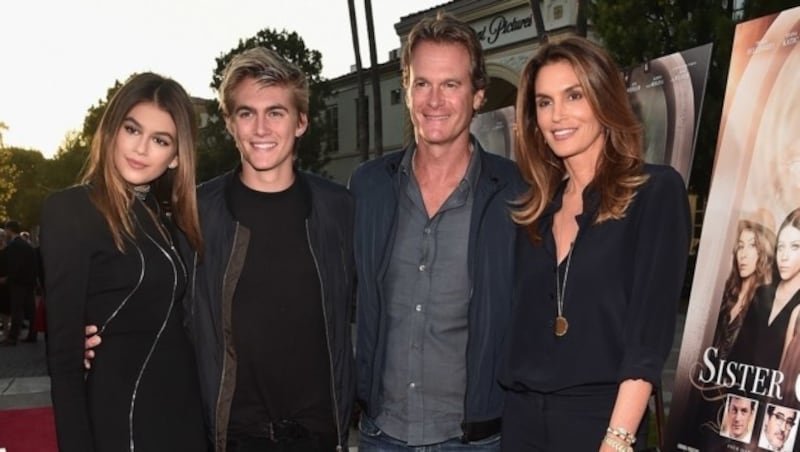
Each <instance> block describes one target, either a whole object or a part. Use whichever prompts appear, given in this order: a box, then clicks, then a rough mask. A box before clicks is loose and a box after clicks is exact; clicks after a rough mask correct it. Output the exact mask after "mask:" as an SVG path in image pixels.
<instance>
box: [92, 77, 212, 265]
mask: <svg viewBox="0 0 800 452" xmlns="http://www.w3.org/2000/svg"><path fill="white" fill-rule="evenodd" d="M143 102H152V103H153V104H155V105H156V106H158V107H159V108H160V109H162V110H164V111H165V112H167V113H169V115H170V116H171V117H172V120H173V121H174V122H175V129H176V131H177V136H176V141H175V146H176V147H177V150H178V167H177V168H175V169H168V170H167V172H172V174H170V175H169V176H172V177H171V178H170V179H171V180H172V190H171V194H170V204H171V208H172V217H173V219H174V221H175V224H176V225H177V226H178V228H179V229H180V230H181V231H182V232H183V233H184V234H185V235H186V238H187V240H188V241H189V244H190V245H191V246H192V248H194V249H195V250H196V251H201V250H202V246H203V240H202V236H201V234H200V222H199V220H198V216H197V195H196V191H195V137H196V136H197V120H196V118H195V114H194V107H193V106H192V101H191V99H190V98H189V95H188V94H187V93H186V91H185V90H184V89H183V87H181V85H180V84H178V83H177V82H175V81H174V80H172V79H169V78H166V77H163V76H161V75H158V74H153V73H151V72H145V73H141V74H137V75H133V76H131V78H129V79H128V80H127V81H126V82H125V84H124V85H122V87H121V88H120V89H119V90H118V91H117V92H116V94H114V96H113V97H112V98H111V100H110V101H109V102H108V106H107V107H106V110H105V112H104V113H103V117H102V118H101V119H100V125H99V126H98V128H97V132H95V134H94V137H93V139H92V149H91V153H90V154H89V164H88V166H87V168H86V171H85V173H84V174H83V178H82V181H83V183H86V184H89V185H91V186H92V187H93V189H92V190H91V199H92V202H93V203H94V205H95V207H97V209H98V210H99V211H100V213H101V214H102V215H103V217H104V218H105V220H106V222H107V223H108V227H109V228H110V229H111V236H112V238H113V239H114V244H115V245H116V247H117V249H119V250H120V251H123V252H124V251H125V245H124V238H125V237H128V238H132V237H133V235H134V234H133V224H132V220H131V217H130V215H129V210H130V207H131V203H132V202H133V195H132V193H131V190H130V187H128V184H127V183H126V182H125V180H124V179H123V178H122V176H121V175H120V173H119V171H118V170H117V168H116V166H115V165H114V156H113V155H114V149H115V147H116V137H117V133H118V132H119V130H120V128H121V127H122V125H123V122H124V121H125V117H126V116H127V115H128V113H129V112H130V111H131V109H133V108H134V107H135V106H137V105H138V104H140V103H143ZM167 172H165V173H164V174H163V175H162V176H161V177H160V179H164V178H166V177H168V175H167Z"/></svg>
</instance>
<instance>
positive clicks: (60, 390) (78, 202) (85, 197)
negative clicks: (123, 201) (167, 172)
mask: <svg viewBox="0 0 800 452" xmlns="http://www.w3.org/2000/svg"><path fill="white" fill-rule="evenodd" d="M90 190H91V188H89V187H87V186H78V187H73V188H70V189H67V190H65V191H62V192H59V193H56V194H54V195H53V196H51V197H50V198H48V199H47V201H46V202H45V205H44V208H43V211H42V226H41V244H42V254H43V262H44V267H45V274H46V275H47V279H46V282H45V286H46V291H47V301H46V302H47V323H48V329H49V330H48V333H49V334H48V364H49V368H50V377H51V394H52V399H53V408H54V410H55V419H56V427H57V433H58V444H59V450H60V451H61V452H91V451H98V452H104V451H108V452H120V451H131V452H134V451H140V452H161V451H163V452H167V451H170V452H174V451H187V452H194V451H205V450H207V448H206V441H207V440H206V434H205V429H204V425H203V420H202V419H203V418H202V407H201V404H200V398H199V385H198V382H197V370H196V366H195V362H194V355H193V352H192V349H191V345H190V343H189V341H188V339H187V336H186V333H185V331H184V329H183V325H182V324H183V311H182V308H181V303H180V299H181V296H182V295H183V291H184V289H185V287H186V269H185V268H184V266H183V263H182V262H181V261H180V258H179V257H178V255H177V253H176V251H175V249H174V248H173V247H172V246H171V240H170V239H169V237H166V236H164V235H163V234H162V233H161V232H160V230H159V229H158V226H157V225H156V222H155V221H154V220H155V217H153V216H151V215H150V214H149V212H148V209H147V207H145V205H144V203H143V202H142V201H140V200H135V201H134V203H133V207H132V209H131V218H132V219H133V224H134V227H135V240H125V253H120V252H119V251H118V250H117V249H116V247H115V246H114V242H113V240H112V237H111V233H110V230H109V228H108V225H107V223H106V222H105V220H104V219H103V217H102V216H101V215H100V213H99V211H98V210H97V209H96V208H95V207H94V205H93V204H92V203H91V201H90V199H89V192H90ZM150 203H151V207H152V208H156V203H155V202H153V201H150ZM163 220H164V218H160V221H163ZM87 324H94V325H98V327H99V328H101V337H102V344H101V345H99V346H98V347H97V349H96V350H97V357H96V358H95V359H94V361H93V363H92V370H91V371H89V372H88V373H87V372H85V371H84V369H83V364H82V361H83V353H84V333H83V331H84V326H85V325H87Z"/></svg>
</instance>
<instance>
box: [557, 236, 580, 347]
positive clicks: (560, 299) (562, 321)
mask: <svg viewBox="0 0 800 452" xmlns="http://www.w3.org/2000/svg"><path fill="white" fill-rule="evenodd" d="M574 248H575V242H570V244H569V253H567V266H566V268H565V269H564V280H563V281H559V280H560V279H561V272H559V271H558V268H556V324H555V331H554V332H555V335H556V336H558V337H561V336H563V335H565V334H567V330H568V329H569V322H567V318H566V317H564V297H565V293H564V292H565V291H566V289H567V277H568V276H569V265H570V263H571V262H572V250H573V249H574Z"/></svg>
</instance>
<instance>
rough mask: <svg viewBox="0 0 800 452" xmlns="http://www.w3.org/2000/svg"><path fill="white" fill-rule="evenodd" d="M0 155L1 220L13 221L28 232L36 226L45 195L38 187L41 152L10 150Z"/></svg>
mask: <svg viewBox="0 0 800 452" xmlns="http://www.w3.org/2000/svg"><path fill="white" fill-rule="evenodd" d="M0 152H2V156H0V161H2V163H1V165H2V168H3V169H2V170H0V174H2V176H0V177H2V179H3V182H0V193H2V194H0V200H1V201H0V203H1V204H2V208H0V209H2V210H4V211H5V212H3V213H4V217H5V218H14V219H16V220H18V221H19V222H20V224H21V225H22V227H23V228H26V229H30V228H32V227H33V226H35V225H37V224H39V210H40V208H41V205H42V201H43V200H44V197H45V196H46V195H47V189H46V188H45V187H44V185H42V181H43V175H44V173H45V172H46V169H45V168H46V164H47V160H45V158H44V156H43V155H42V153H41V152H39V151H33V150H28V149H21V148H14V147H12V148H5V149H3V150H2V151H0ZM6 166H8V168H6ZM9 168H10V169H11V171H10V172H9V171H8V170H9ZM9 173H10V174H9ZM9 187H10V189H9Z"/></svg>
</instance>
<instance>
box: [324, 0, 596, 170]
mask: <svg viewBox="0 0 800 452" xmlns="http://www.w3.org/2000/svg"><path fill="white" fill-rule="evenodd" d="M440 10H443V11H445V12H447V13H450V14H452V15H454V16H456V17H458V18H460V19H462V20H464V21H466V22H467V23H469V24H470V25H471V26H472V27H473V28H474V29H475V31H476V32H477V33H478V37H479V38H480V40H481V44H482V46H483V50H484V54H485V57H486V66H487V70H488V72H489V76H490V82H489V87H488V89H487V92H486V99H487V101H486V104H485V105H484V107H483V108H482V109H481V111H480V112H479V114H478V115H476V117H475V119H474V120H473V123H472V132H473V133H475V134H476V135H477V136H478V138H479V140H480V141H481V143H482V144H483V145H484V147H486V148H487V149H488V150H489V151H491V152H494V153H497V154H500V155H505V156H507V157H511V153H512V149H513V136H514V133H513V124H514V102H515V100H516V96H517V86H518V84H519V76H520V73H521V72H522V68H523V66H524V65H525V63H526V62H527V60H528V58H529V57H530V55H531V53H532V52H533V51H534V49H536V48H537V47H538V46H539V44H540V42H541V36H542V35H543V34H542V33H539V32H537V30H536V26H535V24H534V20H533V17H532V14H531V7H530V3H529V1H528V0H500V1H496V0H454V1H451V2H447V3H444V4H442V5H439V6H437V7H434V8H431V9H428V10H424V11H419V12H416V13H412V14H409V15H407V16H404V17H402V18H400V21H399V22H398V23H396V24H395V30H396V31H397V35H398V38H399V41H400V43H401V45H402V44H404V43H405V42H406V38H407V36H408V33H409V32H410V31H411V28H412V27H413V26H414V24H416V23H417V22H418V21H419V20H420V19H422V18H423V17H427V16H431V15H435V14H436V13H437V12H438V11H440ZM542 15H543V19H544V28H545V31H546V32H547V34H548V36H549V38H550V39H552V40H558V39H559V37H562V36H567V35H571V34H574V33H575V32H576V25H577V21H578V1H577V0H544V1H543V2H542ZM590 38H591V33H590ZM379 72H380V85H381V113H382V118H383V127H382V133H383V152H384V153H388V152H394V151H397V150H400V149H402V148H403V147H404V146H405V145H406V144H408V143H410V142H411V141H412V140H413V136H412V131H411V130H412V129H411V124H410V122H409V118H408V112H407V110H406V107H405V93H404V91H403V86H402V79H401V71H400V48H398V49H395V50H392V51H391V52H390V53H389V60H388V61H386V62H384V63H382V64H380V66H379ZM364 79H365V90H364V92H365V94H366V95H367V98H368V99H367V103H368V107H367V108H368V111H369V129H370V132H369V135H370V139H369V143H370V145H369V146H370V156H371V157H373V156H374V155H375V147H374V131H373V127H374V118H373V114H372V111H373V110H372V109H373V106H372V101H373V99H372V96H371V94H372V86H371V83H370V76H369V72H368V71H365V72H364ZM330 83H331V88H332V96H331V98H330V99H329V101H328V105H327V110H326V122H327V127H328V129H329V134H328V138H327V140H326V142H325V146H326V147H327V149H330V150H331V151H332V152H331V154H330V156H331V161H330V163H329V164H328V165H327V167H326V171H327V172H328V173H329V174H330V175H331V176H332V177H333V178H334V179H335V180H337V181H339V182H342V183H346V182H347V179H348V178H349V176H350V174H351V173H352V171H353V169H354V168H355V167H356V166H357V165H358V164H359V162H360V161H361V157H360V155H359V154H358V150H357V149H358V146H357V135H358V134H357V131H358V129H357V115H356V111H357V105H356V104H357V98H358V86H357V77H356V73H355V70H353V71H351V73H349V74H345V75H342V76H340V77H337V78H335V79H333V80H331V81H330Z"/></svg>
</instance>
